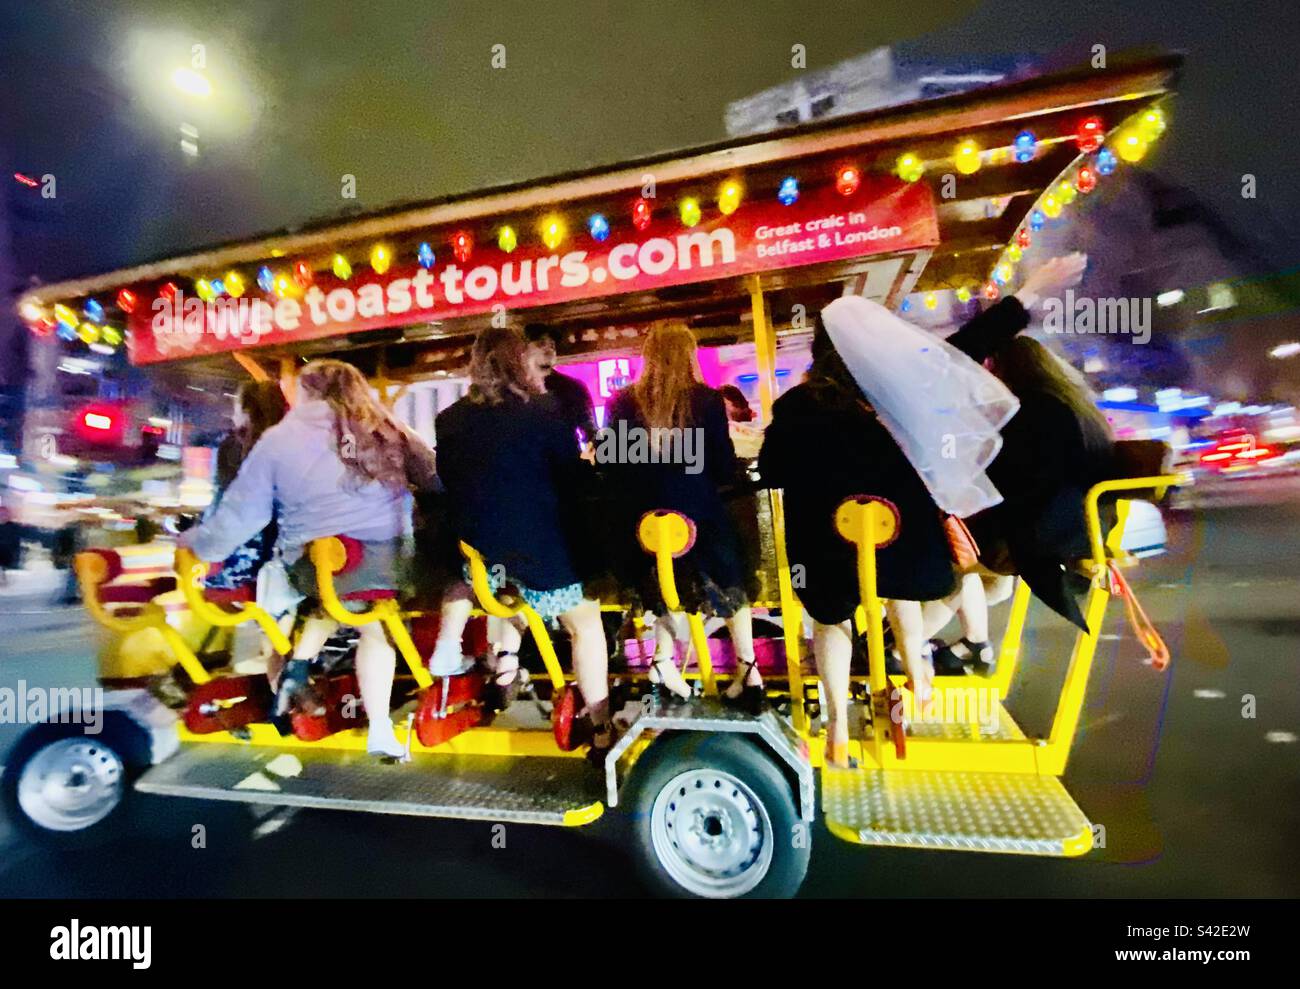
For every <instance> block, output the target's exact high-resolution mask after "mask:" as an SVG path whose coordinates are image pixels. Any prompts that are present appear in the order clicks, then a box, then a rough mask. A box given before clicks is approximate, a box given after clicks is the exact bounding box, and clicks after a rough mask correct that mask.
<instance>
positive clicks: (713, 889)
mask: <svg viewBox="0 0 1300 989" xmlns="http://www.w3.org/2000/svg"><path fill="white" fill-rule="evenodd" d="M620 803H623V804H624V806H625V807H626V812H627V816H628V817H629V818H630V825H631V832H632V840H633V845H634V850H635V852H636V857H637V863H638V866H639V868H640V870H641V872H642V876H643V878H644V879H645V881H646V882H647V884H648V885H650V887H651V888H652V889H654V890H656V891H657V892H660V893H662V894H664V895H667V896H699V897H709V898H726V897H741V896H744V897H755V898H769V897H770V898H778V897H788V896H793V895H794V894H795V893H796V892H797V891H798V889H799V886H800V884H801V883H802V882H803V879H804V875H805V874H806V873H807V871H808V859H809V855H810V852H811V829H810V828H809V827H808V826H807V825H805V824H804V823H803V822H801V821H800V819H799V812H798V809H797V807H796V805H795V797H794V792H793V791H792V789H791V786H790V783H789V782H788V781H787V779H786V777H785V776H784V774H783V773H782V772H781V770H780V768H779V767H778V766H777V764H776V763H775V762H774V761H773V760H772V758H771V757H769V756H768V755H767V753H766V752H764V751H763V749H762V748H760V746H759V745H758V744H756V743H755V742H754V741H752V740H751V739H749V738H747V737H745V736H742V735H735V734H706V733H703V732H689V733H683V734H679V735H670V736H668V737H666V738H663V739H660V740H659V741H657V742H655V743H654V744H653V745H651V746H650V748H649V749H647V750H646V752H645V754H644V755H642V756H641V758H640V760H639V761H638V762H637V764H636V766H635V767H634V769H633V772H632V778H631V780H630V781H629V785H628V787H627V789H626V791H625V796H624V798H623V799H622V800H620Z"/></svg>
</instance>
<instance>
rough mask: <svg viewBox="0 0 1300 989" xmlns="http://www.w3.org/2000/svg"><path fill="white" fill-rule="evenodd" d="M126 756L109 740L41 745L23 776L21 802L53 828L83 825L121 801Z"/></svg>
mask: <svg viewBox="0 0 1300 989" xmlns="http://www.w3.org/2000/svg"><path fill="white" fill-rule="evenodd" d="M122 776H123V767H122V760H121V759H120V758H119V757H118V755H117V753H116V752H114V751H113V750H112V749H110V748H109V747H108V746H106V745H102V744H100V743H98V742H94V741H91V740H89V739H85V738H63V739H59V740H58V741H56V742H51V743H50V744H49V745H47V746H45V748H43V749H40V750H39V751H37V752H36V753H35V754H34V755H33V756H32V757H31V758H30V759H29V760H28V761H27V763H26V764H25V765H24V766H23V769H22V775H21V776H20V777H19V779H18V804H19V806H20V807H21V808H22V810H23V813H25V814H26V815H27V816H28V817H29V818H31V819H32V821H34V822H35V823H36V824H38V825H40V826H41V827H43V828H48V829H49V830H51V831H80V830H82V829H84V828H88V827H90V826H91V825H93V824H98V823H99V822H100V821H102V820H103V819H104V818H106V817H107V816H108V815H109V814H110V813H112V811H113V809H114V808H115V807H116V806H117V805H118V804H119V803H120V802H121V800H122V793H123V779H122Z"/></svg>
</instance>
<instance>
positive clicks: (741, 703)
mask: <svg viewBox="0 0 1300 989" xmlns="http://www.w3.org/2000/svg"><path fill="white" fill-rule="evenodd" d="M757 669H758V660H757V659H741V660H738V661H737V662H736V673H735V676H733V677H732V678H731V683H729V684H727V689H726V690H724V691H723V692H722V700H723V702H724V703H727V704H731V705H733V706H735V707H738V708H740V709H741V710H744V711H748V712H749V713H750V714H755V715H757V714H759V713H761V712H762V710H763V708H764V707H766V706H767V691H766V690H764V689H763V682H762V680H761V678H760V680H759V682H758V683H750V682H749V675H750V673H752V672H754V671H756V670H757Z"/></svg>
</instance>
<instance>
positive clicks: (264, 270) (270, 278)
mask: <svg viewBox="0 0 1300 989" xmlns="http://www.w3.org/2000/svg"><path fill="white" fill-rule="evenodd" d="M257 284H258V285H260V286H261V287H262V291H263V292H269V291H271V289H273V288H275V275H274V274H272V272H271V269H270V268H268V267H267V266H266V265H262V267H260V268H258V269H257Z"/></svg>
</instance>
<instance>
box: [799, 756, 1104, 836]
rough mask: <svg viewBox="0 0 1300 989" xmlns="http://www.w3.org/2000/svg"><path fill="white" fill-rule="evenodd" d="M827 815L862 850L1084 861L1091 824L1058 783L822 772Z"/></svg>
mask: <svg viewBox="0 0 1300 989" xmlns="http://www.w3.org/2000/svg"><path fill="white" fill-rule="evenodd" d="M822 811H823V813H824V814H825V816H826V827H827V828H828V829H829V830H830V832H831V833H832V834H834V835H835V836H836V837H838V838H842V839H843V840H845V841H851V842H855V843H857V844H862V845H892V846H894V847H897V848H933V849H946V850H950V851H964V852H1007V853H1014V854H1021V855H1055V856H1074V855H1082V854H1084V853H1085V852H1087V851H1088V850H1089V849H1090V848H1091V847H1092V825H1091V824H1089V823H1088V819H1087V818H1086V817H1084V815H1083V811H1081V810H1079V807H1078V805H1077V804H1075V802H1074V799H1073V798H1072V797H1071V796H1070V795H1069V794H1068V793H1067V792H1066V790H1065V787H1063V786H1062V785H1061V781H1060V780H1059V779H1057V778H1056V777H1054V776H1036V775H1032V774H1029V773H955V772H954V773H950V772H934V771H913V770H906V771H891V772H881V771H878V770H876V771H867V770H854V769H825V770H823V771H822Z"/></svg>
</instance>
